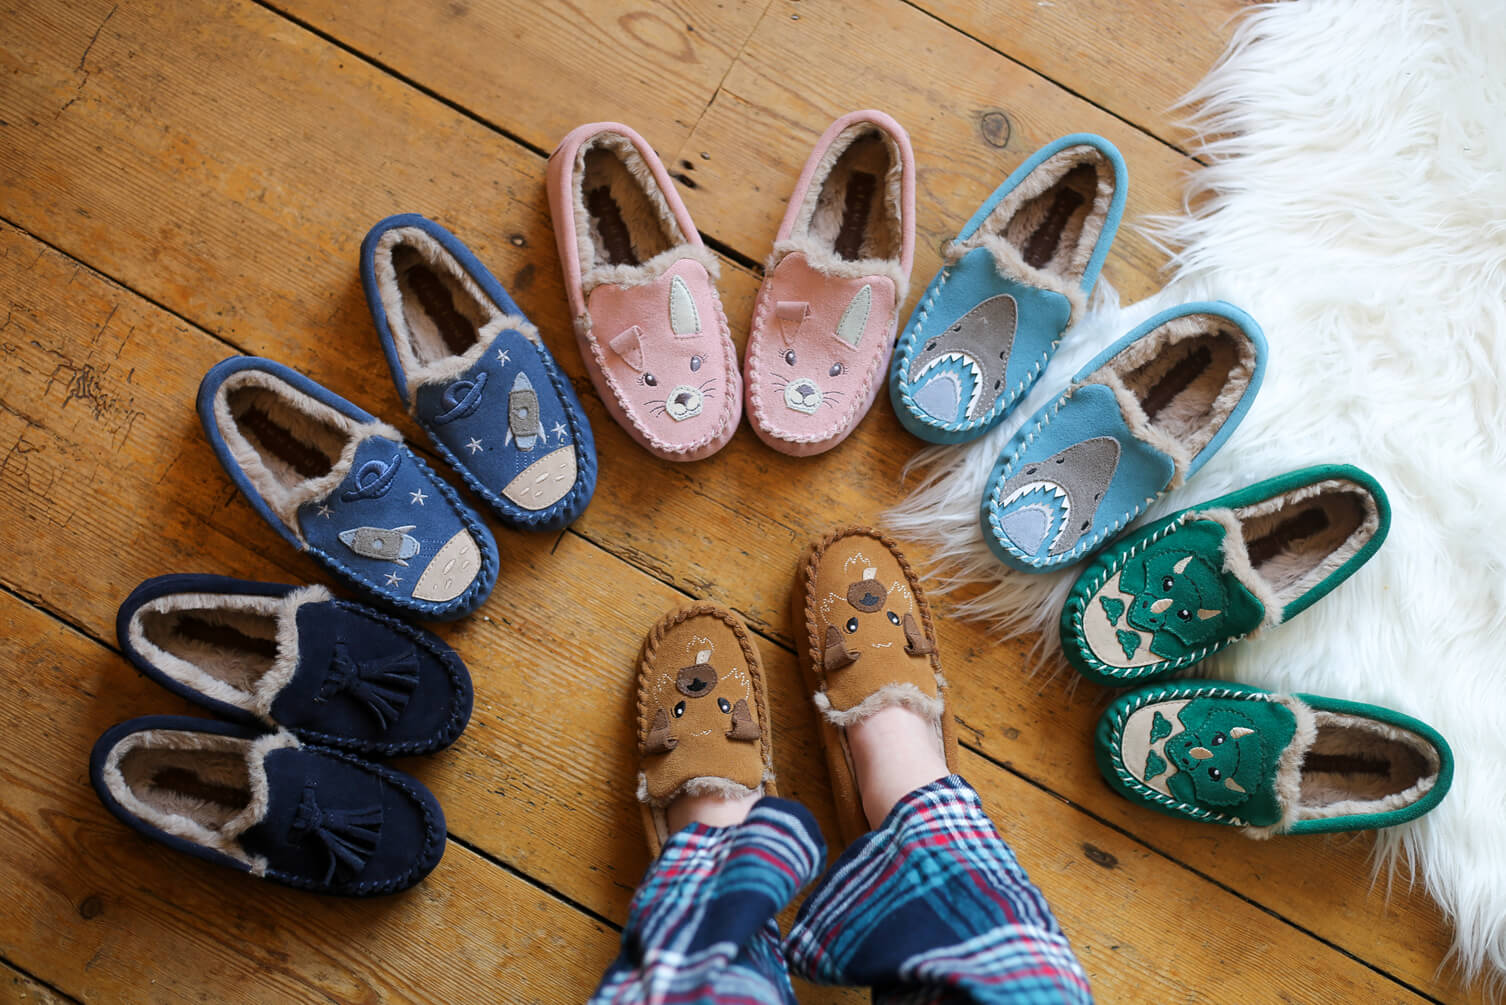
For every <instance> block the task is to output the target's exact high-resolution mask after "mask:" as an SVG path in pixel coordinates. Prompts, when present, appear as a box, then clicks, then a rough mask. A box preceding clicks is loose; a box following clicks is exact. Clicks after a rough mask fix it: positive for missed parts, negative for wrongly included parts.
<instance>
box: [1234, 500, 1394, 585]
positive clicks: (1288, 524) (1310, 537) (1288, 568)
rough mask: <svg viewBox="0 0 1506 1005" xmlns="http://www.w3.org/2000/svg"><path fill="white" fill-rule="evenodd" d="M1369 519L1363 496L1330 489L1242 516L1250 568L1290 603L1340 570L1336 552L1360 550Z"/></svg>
mask: <svg viewBox="0 0 1506 1005" xmlns="http://www.w3.org/2000/svg"><path fill="white" fill-rule="evenodd" d="M1368 514H1369V511H1368V510H1367V508H1366V506H1365V497H1364V496H1363V495H1361V493H1360V492H1359V491H1357V490H1344V489H1338V488H1331V489H1327V490H1325V491H1323V492H1320V493H1318V494H1317V495H1312V496H1308V497H1307V498H1305V499H1301V500H1299V501H1297V502H1295V503H1292V504H1290V505H1289V506H1286V507H1284V508H1282V509H1279V510H1276V511H1274V512H1271V513H1261V514H1258V515H1255V516H1251V517H1248V518H1246V517H1243V516H1241V517H1240V520H1241V523H1243V525H1244V537H1245V540H1246V541H1247V542H1248V543H1247V545H1246V550H1247V551H1248V554H1249V558H1250V565H1251V566H1252V567H1253V568H1254V569H1255V572H1256V574H1257V575H1259V576H1260V577H1261V579H1263V580H1265V581H1266V582H1267V583H1268V584H1269V585H1270V587H1271V589H1272V591H1273V592H1274V593H1275V595H1276V599H1277V600H1279V601H1280V602H1281V603H1283V604H1285V603H1290V602H1291V601H1292V600H1294V599H1295V598H1296V597H1297V596H1299V595H1300V594H1301V593H1302V591H1303V590H1305V589H1307V588H1308V587H1309V586H1311V585H1313V584H1314V583H1315V582H1316V581H1317V580H1318V579H1321V578H1322V576H1324V575H1327V574H1328V573H1329V572H1330V571H1332V568H1337V567H1338V562H1339V561H1342V559H1336V558H1335V553H1336V552H1340V551H1341V550H1347V553H1352V552H1353V549H1354V548H1356V547H1358V545H1359V544H1360V543H1361V542H1362V540H1363V539H1362V537H1360V535H1362V534H1365V530H1364V528H1365V523H1366V520H1367V519H1368ZM1371 533H1373V530H1372V531H1371ZM1366 536H1368V535H1366ZM1330 567H1332V568H1330Z"/></svg>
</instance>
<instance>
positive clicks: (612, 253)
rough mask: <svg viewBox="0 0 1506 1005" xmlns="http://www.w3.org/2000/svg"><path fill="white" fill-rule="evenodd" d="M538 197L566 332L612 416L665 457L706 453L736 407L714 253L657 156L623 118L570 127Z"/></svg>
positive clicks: (727, 428)
mask: <svg viewBox="0 0 1506 1005" xmlns="http://www.w3.org/2000/svg"><path fill="white" fill-rule="evenodd" d="M547 187H548V193H549V208H550V213H551V215H552V216H553V219H554V233H555V241H556V243H557V245H558V248H559V253H560V268H561V270H562V273H563V276H564V283H565V292H566V296H567V297H568V298H569V301H570V308H571V314H572V316H573V318H574V321H575V334H576V340H577V342H578V344H579V346H580V351H581V358H582V359H583V360H584V361H585V364H586V369H587V372H589V373H590V375H591V380H592V382H593V383H594V384H595V385H596V390H597V393H598V394H599V395H600V396H601V399H602V402H603V404H605V405H606V408H607V411H608V412H609V413H611V415H612V417H613V418H614V419H616V420H617V422H618V423H619V424H620V425H621V426H622V427H623V428H624V429H625V430H627V432H628V433H629V435H631V436H632V437H633V438H634V439H635V440H637V441H638V442H639V443H640V444H642V445H643V446H644V447H645V448H646V449H648V450H649V451H650V452H651V453H653V454H655V455H657V456H659V457H662V458H664V459H666V460H673V461H689V460H697V459H699V458H702V457H707V456H709V455H711V454H713V453H715V452H716V451H717V450H719V449H721V447H722V446H723V445H724V444H725V443H726V442H727V441H728V440H729V439H731V438H732V434H733V433H734V432H735V431H736V428H737V423H738V421H739V420H740V419H741V417H742V379H741V376H740V375H739V373H738V370H737V358H736V350H735V349H734V348H733V345H732V338H731V334H730V333H729V331H728V328H727V319H726V316H725V314H724V312H723V310H722V304H721V298H720V297H719V296H718V294H717V291H716V285H715V280H716V272H717V268H718V266H717V261H716V258H715V256H713V255H712V254H711V253H710V252H709V251H708V250H707V249H706V247H705V245H704V243H703V242H702V241H701V237H700V234H699V233H697V231H696V229H695V226H694V224H693V223H692V222H691V220H690V214H689V213H688V212H687V211H686V209H685V205H684V203H683V202H682V201H681V200H680V197H679V194H678V193H677V192H676V191H675V189H674V184H673V182H672V181H671V180H670V178H669V175H668V173H667V172H666V171H665V170H664V165H663V164H662V163H661V162H660V161H659V158H658V156H657V155H656V154H655V153H654V151H653V149H652V148H651V147H650V146H649V145H648V143H647V142H646V141H645V140H644V139H643V138H642V137H641V136H639V135H638V134H637V133H635V132H633V131H632V130H631V129H629V128H628V127H627V126H624V125H622V124H620V123H615V122H595V123H589V124H587V125H584V126H580V127H578V128H577V129H575V130H573V131H571V133H570V134H569V135H567V136H566V137H565V139H564V140H563V141H562V142H561V143H560V146H559V147H558V148H557V149H556V150H555V151H554V153H553V154H552V155H551V157H550V159H549V171H548V184H547Z"/></svg>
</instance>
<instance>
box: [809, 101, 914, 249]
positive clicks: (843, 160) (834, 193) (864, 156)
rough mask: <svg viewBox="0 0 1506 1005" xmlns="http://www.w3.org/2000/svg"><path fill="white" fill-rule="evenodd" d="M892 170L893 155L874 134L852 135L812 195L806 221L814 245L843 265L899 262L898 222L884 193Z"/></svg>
mask: <svg viewBox="0 0 1506 1005" xmlns="http://www.w3.org/2000/svg"><path fill="white" fill-rule="evenodd" d="M894 166H895V165H894V154H893V151H892V150H891V149H890V147H889V144H888V142H887V141H886V140H885V138H884V136H883V134H882V133H880V132H879V131H878V130H876V129H870V130H868V131H867V132H864V133H862V134H861V135H859V136H857V137H855V138H854V139H853V140H852V142H850V143H849V144H848V145H847V147H846V149H844V150H843V151H842V153H841V154H839V155H838V156H837V158H836V159H835V160H834V161H833V162H832V166H831V170H830V171H829V172H828V173H827V175H826V177H825V178H824V179H822V181H821V187H820V189H819V190H818V191H817V193H816V203H815V206H814V207H813V208H812V210H811V218H810V223H809V233H810V236H811V237H812V238H813V239H814V240H815V241H816V243H817V244H819V245H823V246H827V247H830V248H831V250H832V253H833V254H834V255H836V256H837V257H838V258H841V259H845V260H847V261H856V260H859V259H864V258H883V259H891V260H892V259H897V258H899V256H900V253H901V250H902V249H901V240H902V239H901V236H900V234H901V228H900V221H899V220H897V219H895V207H894V206H892V205H891V204H890V201H889V196H888V195H886V193H885V190H884V186H886V185H887V184H888V181H889V176H890V174H891V173H892V172H893V170H894Z"/></svg>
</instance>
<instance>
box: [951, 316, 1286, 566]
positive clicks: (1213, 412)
mask: <svg viewBox="0 0 1506 1005" xmlns="http://www.w3.org/2000/svg"><path fill="white" fill-rule="evenodd" d="M1265 356H1266V347H1265V336H1264V335H1263V334H1262V333H1261V331H1260V326H1259V325H1258V324H1256V323H1255V320H1254V319H1253V318H1251V317H1250V316H1249V315H1248V314H1246V313H1245V312H1244V311H1242V310H1240V309H1239V308H1237V307H1232V306H1230V305H1229V304H1225V303H1219V302H1200V303H1192V304H1183V305H1181V306H1179V307H1172V308H1170V309H1168V310H1165V311H1162V312H1161V313H1159V314H1157V315H1155V316H1154V317H1152V318H1150V319H1149V320H1148V321H1146V322H1145V323H1143V324H1141V325H1140V326H1139V327H1138V328H1136V329H1135V330H1134V331H1132V332H1130V333H1129V334H1128V335H1126V336H1124V338H1122V339H1120V340H1119V341H1118V342H1115V343H1114V344H1113V345H1111V346H1109V347H1108V348H1107V349H1105V350H1104V351H1103V352H1102V353H1101V354H1099V356H1098V357H1097V358H1096V359H1094V360H1093V361H1092V362H1091V363H1089V364H1088V365H1087V366H1085V367H1083V368H1082V370H1080V371H1079V372H1078V374H1077V376H1076V377H1074V378H1073V379H1072V383H1071V384H1070V385H1069V386H1068V387H1067V390H1066V391H1064V392H1063V393H1062V395H1061V397H1059V398H1057V399H1056V400H1055V401H1053V402H1052V403H1051V404H1049V405H1047V406H1046V407H1045V408H1043V409H1041V410H1040V411H1039V412H1037V413H1036V414H1035V415H1033V416H1031V417H1030V418H1029V419H1027V420H1026V421H1025V424H1024V425H1023V426H1021V427H1020V431H1019V432H1018V433H1016V434H1015V436H1014V438H1013V439H1011V440H1010V442H1009V444H1008V445H1007V446H1006V447H1005V448H1004V450H1003V452H1002V453H1001V454H1000V455H999V460H998V462H997V463H996V464H995V465H994V469H993V472H992V474H990V475H989V478H988V484H987V486H986V487H985V488H984V490H983V503H982V507H981V511H980V517H981V519H982V522H983V538H984V540H986V541H987V542H988V546H989V547H990V548H991V549H992V550H993V552H994V554H995V555H997V556H999V560H1000V561H1002V562H1004V563H1005V564H1006V565H1008V566H1010V567H1011V568H1015V569H1020V570H1022V571H1024V572H1047V571H1050V570H1051V569H1058V568H1061V567H1062V566H1066V565H1071V564H1073V563H1074V562H1077V561H1079V560H1080V559H1082V558H1083V557H1084V556H1086V555H1087V554H1088V553H1089V552H1091V551H1092V550H1093V549H1094V548H1096V547H1098V545H1100V544H1102V543H1103V542H1104V541H1106V540H1108V539H1109V538H1111V537H1113V536H1114V535H1115V534H1117V533H1119V531H1121V530H1123V529H1124V528H1125V527H1127V526H1128V525H1129V524H1130V522H1131V521H1133V520H1134V519H1135V518H1136V517H1138V516H1139V515H1140V514H1141V513H1143V512H1145V509H1146V507H1148V506H1150V504H1151V503H1153V502H1154V501H1155V500H1156V498H1157V497H1159V496H1160V495H1161V493H1163V492H1165V491H1166V490H1167V489H1169V488H1173V487H1175V486H1177V485H1180V484H1181V483H1182V482H1183V481H1185V480H1186V479H1188V478H1190V477H1192V475H1193V474H1194V473H1196V472H1197V470H1198V469H1199V468H1201V467H1202V466H1203V465H1204V464H1205V463H1207V461H1208V458H1210V457H1212V456H1213V454H1214V453H1215V452H1216V451H1217V450H1218V448H1219V447H1221V446H1223V444H1224V441H1225V440H1227V439H1228V438H1229V436H1230V435H1231V434H1232V433H1233V432H1234V430H1235V427H1237V426H1238V425H1239V423H1240V421H1241V420H1242V419H1243V418H1244V416H1245V413H1246V412H1247V411H1248V410H1249V408H1250V404H1251V402H1253V401H1254V399H1255V393H1256V392H1257V391H1258V390H1259V389H1260V382H1261V379H1262V378H1263V377H1264V375H1265Z"/></svg>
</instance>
